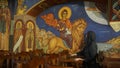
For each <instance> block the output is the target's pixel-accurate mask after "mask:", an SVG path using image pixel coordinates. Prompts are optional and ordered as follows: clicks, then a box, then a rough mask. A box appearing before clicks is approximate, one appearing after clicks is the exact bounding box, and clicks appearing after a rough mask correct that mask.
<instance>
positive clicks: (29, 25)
mask: <svg viewBox="0 0 120 68" xmlns="http://www.w3.org/2000/svg"><path fill="white" fill-rule="evenodd" d="M27 28H28V29H31V28H32V29H34V25H33V22H31V21H28V22H27Z"/></svg>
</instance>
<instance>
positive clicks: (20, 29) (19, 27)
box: [14, 20, 24, 52]
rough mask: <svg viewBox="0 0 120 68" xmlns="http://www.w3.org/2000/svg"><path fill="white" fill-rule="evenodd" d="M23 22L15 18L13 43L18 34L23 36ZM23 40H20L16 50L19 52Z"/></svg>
mask: <svg viewBox="0 0 120 68" xmlns="http://www.w3.org/2000/svg"><path fill="white" fill-rule="evenodd" d="M23 26H24V24H23V21H22V20H17V21H16V23H15V26H14V45H15V44H16V43H17V42H18V40H19V38H20V36H23V29H24V27H23ZM22 45H23V41H21V42H20V45H19V47H18V48H17V51H16V52H21V49H22Z"/></svg>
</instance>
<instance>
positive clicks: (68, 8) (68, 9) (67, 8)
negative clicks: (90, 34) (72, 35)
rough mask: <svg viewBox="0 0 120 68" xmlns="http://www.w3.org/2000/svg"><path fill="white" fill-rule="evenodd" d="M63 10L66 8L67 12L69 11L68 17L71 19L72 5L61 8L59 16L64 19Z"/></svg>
mask: <svg viewBox="0 0 120 68" xmlns="http://www.w3.org/2000/svg"><path fill="white" fill-rule="evenodd" d="M63 10H66V11H67V12H68V15H67V19H69V18H70V17H71V12H72V11H71V9H70V7H68V6H64V7H62V8H61V9H60V10H59V12H58V17H59V19H62V15H61V14H62V11H63Z"/></svg>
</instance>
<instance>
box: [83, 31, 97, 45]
mask: <svg viewBox="0 0 120 68" xmlns="http://www.w3.org/2000/svg"><path fill="white" fill-rule="evenodd" d="M85 39H86V42H87V43H90V42H92V41H95V40H96V35H95V32H93V31H88V32H87V34H86V35H85Z"/></svg>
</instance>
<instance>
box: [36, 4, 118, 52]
mask: <svg viewBox="0 0 120 68" xmlns="http://www.w3.org/2000/svg"><path fill="white" fill-rule="evenodd" d="M91 4H94V3H91V2H80V3H75V4H74V3H73V4H63V5H57V6H54V7H51V8H49V9H47V10H45V11H44V12H42V13H41V14H40V15H39V16H38V17H37V19H36V23H37V26H38V27H39V28H40V29H42V30H44V31H45V32H47V31H50V32H52V33H53V34H54V35H55V37H54V36H53V39H54V38H60V39H62V41H63V42H62V43H63V44H64V47H63V46H62V45H63V44H62V43H60V44H61V46H59V45H55V44H56V42H57V40H55V39H54V42H52V40H51V39H50V43H51V44H50V43H48V46H47V49H46V52H48V53H54V52H58V51H59V50H61V49H66V48H67V49H68V50H70V51H71V52H76V51H77V50H78V48H81V47H82V46H81V45H80V44H82V40H83V39H84V38H82V37H83V36H84V34H85V33H86V32H87V31H90V30H92V31H94V32H95V33H96V35H97V39H96V40H97V42H106V41H108V40H110V39H112V38H114V37H117V36H119V33H116V32H114V31H113V29H112V28H111V27H109V25H108V21H107V18H106V15H105V14H104V13H102V12H101V11H100V10H99V9H98V8H97V7H96V6H95V5H92V6H91ZM80 21H81V22H82V23H81V25H80V26H78V27H80V31H78V30H77V29H79V28H77V26H75V27H76V28H75V27H74V25H75V23H76V22H80ZM75 33H76V34H75ZM73 35H75V36H73ZM77 35H78V36H77ZM79 37H81V38H79ZM71 41H72V42H71ZM59 42H60V41H59ZM70 44H71V45H70ZM41 45H42V44H41ZM57 46H58V47H59V48H57ZM80 46H81V47H80ZM40 47H41V46H40ZM75 50H76V51H75Z"/></svg>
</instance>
